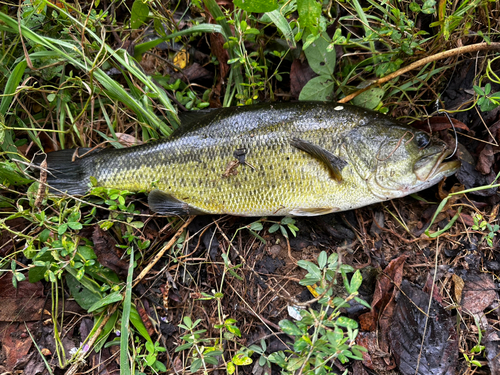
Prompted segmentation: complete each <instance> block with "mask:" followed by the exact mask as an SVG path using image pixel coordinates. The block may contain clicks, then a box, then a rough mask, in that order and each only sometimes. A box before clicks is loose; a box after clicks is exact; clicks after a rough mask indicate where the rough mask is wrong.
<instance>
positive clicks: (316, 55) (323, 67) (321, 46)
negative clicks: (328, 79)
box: [304, 33, 336, 76]
mask: <svg viewBox="0 0 500 375" xmlns="http://www.w3.org/2000/svg"><path fill="white" fill-rule="evenodd" d="M330 43H331V40H330V37H329V36H328V34H326V33H322V34H321V35H320V36H319V38H318V39H316V40H315V41H314V42H312V43H311V45H310V46H309V47H308V48H307V49H306V50H304V53H305V54H306V57H307V62H308V63H309V66H310V67H311V69H312V70H314V72H315V73H317V74H319V75H326V76H331V75H333V72H334V70H335V62H336V53H335V48H333V49H332V50H331V51H328V47H329V45H330Z"/></svg>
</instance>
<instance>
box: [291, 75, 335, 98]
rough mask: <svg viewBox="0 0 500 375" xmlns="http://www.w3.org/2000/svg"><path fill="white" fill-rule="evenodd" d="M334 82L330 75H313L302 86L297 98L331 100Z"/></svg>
mask: <svg viewBox="0 0 500 375" xmlns="http://www.w3.org/2000/svg"><path fill="white" fill-rule="evenodd" d="M334 84H335V83H334V81H333V79H332V77H331V76H319V77H314V78H313V79H311V80H310V81H309V82H307V83H306V85H305V86H304V87H303V88H302V91H301V92H300V95H299V100H317V101H332V99H333V89H334Z"/></svg>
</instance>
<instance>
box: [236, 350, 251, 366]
mask: <svg viewBox="0 0 500 375" xmlns="http://www.w3.org/2000/svg"><path fill="white" fill-rule="evenodd" d="M233 362H234V364H235V365H236V366H247V365H249V364H251V363H252V362H253V361H252V359H251V358H249V357H248V356H246V355H245V354H242V353H240V354H236V355H235V356H234V357H233Z"/></svg>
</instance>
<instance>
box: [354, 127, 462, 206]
mask: <svg viewBox="0 0 500 375" xmlns="http://www.w3.org/2000/svg"><path fill="white" fill-rule="evenodd" d="M384 121H385V120H382V122H384ZM387 122H389V123H374V124H370V125H367V126H362V127H358V128H356V129H353V130H352V131H351V132H350V134H349V135H348V137H345V140H346V142H345V144H346V145H347V148H349V149H350V150H349V151H348V154H349V158H350V159H351V161H352V164H353V167H354V169H355V170H356V171H357V172H358V174H359V175H360V176H361V177H362V178H363V179H364V180H365V181H366V182H367V184H368V187H369V189H370V190H371V192H372V193H373V194H374V195H375V196H377V197H379V198H380V199H383V200H385V199H393V198H399V197H403V196H406V195H408V194H412V193H414V192H417V191H420V190H423V189H426V188H428V187H430V186H432V185H434V184H436V183H438V182H439V181H441V180H442V179H443V178H444V177H448V176H450V175H452V174H453V173H455V172H456V171H457V170H458V168H459V167H460V162H459V161H458V160H453V161H445V159H446V158H447V157H448V156H449V155H450V154H451V153H452V150H451V149H450V148H449V147H448V146H447V145H446V143H445V142H443V141H442V140H440V139H438V138H435V137H431V136H430V135H429V134H427V133H425V132H423V131H421V130H417V129H413V128H411V127H409V126H403V125H399V124H395V123H393V122H392V121H389V120H388V121H387Z"/></svg>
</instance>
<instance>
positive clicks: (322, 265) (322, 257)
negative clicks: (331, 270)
mask: <svg viewBox="0 0 500 375" xmlns="http://www.w3.org/2000/svg"><path fill="white" fill-rule="evenodd" d="M326 260H327V257H326V251H322V252H321V253H319V256H318V266H319V268H325V266H326Z"/></svg>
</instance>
